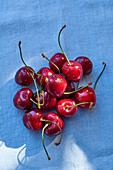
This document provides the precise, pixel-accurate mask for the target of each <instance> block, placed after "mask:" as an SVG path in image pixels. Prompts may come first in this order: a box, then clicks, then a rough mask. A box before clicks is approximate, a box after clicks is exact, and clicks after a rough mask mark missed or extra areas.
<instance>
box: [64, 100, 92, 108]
mask: <svg viewBox="0 0 113 170" xmlns="http://www.w3.org/2000/svg"><path fill="white" fill-rule="evenodd" d="M82 104H90V106H89V109H91V108H92V104H93V102H83V103H78V104H75V105H70V106H68V105H67V106H66V107H67V108H68V107H75V106H79V105H82Z"/></svg>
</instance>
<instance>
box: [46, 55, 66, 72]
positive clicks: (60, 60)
mask: <svg viewBox="0 0 113 170" xmlns="http://www.w3.org/2000/svg"><path fill="white" fill-rule="evenodd" d="M50 61H52V62H53V63H54V64H55V65H56V66H57V67H58V68H59V70H60V72H61V71H62V65H63V64H64V63H65V62H66V61H67V60H66V57H65V56H64V54H62V53H56V54H55V55H54V56H52V57H51V59H50ZM49 67H50V68H51V70H53V71H54V72H55V73H59V72H58V69H57V68H56V67H55V66H54V65H53V64H52V63H50V62H49Z"/></svg>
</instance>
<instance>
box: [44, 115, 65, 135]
mask: <svg viewBox="0 0 113 170" xmlns="http://www.w3.org/2000/svg"><path fill="white" fill-rule="evenodd" d="M44 120H50V121H53V122H55V123H57V125H59V126H60V128H61V129H62V130H63V129H64V121H63V119H62V118H61V117H60V116H59V115H57V114H56V113H53V112H51V113H47V114H46V115H45V116H44ZM44 124H48V123H47V122H45V123H44ZM57 125H55V124H53V123H50V124H49V126H48V127H47V128H46V129H45V133H46V135H50V136H51V135H58V134H59V133H60V132H61V131H60V129H59V127H58V126H57Z"/></svg>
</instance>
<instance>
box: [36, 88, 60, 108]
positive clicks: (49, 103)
mask: <svg viewBox="0 0 113 170" xmlns="http://www.w3.org/2000/svg"><path fill="white" fill-rule="evenodd" d="M39 100H40V104H42V103H43V97H42V96H41V95H40V97H39ZM34 101H35V102H36V103H38V98H37V94H36V95H35V96H34ZM56 103H57V99H56V98H55V97H54V96H51V95H50V94H49V93H48V92H47V91H46V90H45V91H44V105H42V106H41V109H42V110H50V109H52V108H53V107H54V106H55V105H56Z"/></svg>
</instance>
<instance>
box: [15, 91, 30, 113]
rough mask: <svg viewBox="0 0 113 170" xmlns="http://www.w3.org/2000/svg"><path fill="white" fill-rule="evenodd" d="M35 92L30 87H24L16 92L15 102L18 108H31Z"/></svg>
mask: <svg viewBox="0 0 113 170" xmlns="http://www.w3.org/2000/svg"><path fill="white" fill-rule="evenodd" d="M30 98H33V92H32V91H31V90H30V89H29V88H22V89H20V90H19V91H17V93H16V94H15V96H14V98H13V103H14V105H15V107H17V108H18V109H23V110H25V109H29V108H30V107H31V106H32V104H33V103H32V101H31V100H30Z"/></svg>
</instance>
